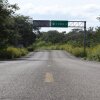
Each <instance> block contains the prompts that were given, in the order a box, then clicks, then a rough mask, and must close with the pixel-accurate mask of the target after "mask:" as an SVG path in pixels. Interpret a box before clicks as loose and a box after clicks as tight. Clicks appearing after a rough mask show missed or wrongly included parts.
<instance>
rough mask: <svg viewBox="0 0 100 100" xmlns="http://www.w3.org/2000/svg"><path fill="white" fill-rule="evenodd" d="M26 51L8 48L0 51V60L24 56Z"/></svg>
mask: <svg viewBox="0 0 100 100" xmlns="http://www.w3.org/2000/svg"><path fill="white" fill-rule="evenodd" d="M27 53H28V51H27V50H26V49H24V48H15V47H8V48H6V49H2V50H0V58H2V59H13V58H19V57H21V56H24V55H26V54H27Z"/></svg>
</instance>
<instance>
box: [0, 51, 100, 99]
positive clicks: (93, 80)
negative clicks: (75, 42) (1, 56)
mask: <svg viewBox="0 0 100 100" xmlns="http://www.w3.org/2000/svg"><path fill="white" fill-rule="evenodd" d="M0 100H100V63H99V62H98V63H97V62H91V61H84V60H81V59H79V58H75V57H73V56H71V55H70V54H68V53H67V52H65V51H57V50H51V51H40V52H33V53H31V54H30V55H29V56H27V57H25V58H21V59H19V60H14V61H0Z"/></svg>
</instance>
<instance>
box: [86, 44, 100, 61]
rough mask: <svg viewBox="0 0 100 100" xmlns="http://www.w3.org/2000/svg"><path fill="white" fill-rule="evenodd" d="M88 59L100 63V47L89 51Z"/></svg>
mask: <svg viewBox="0 0 100 100" xmlns="http://www.w3.org/2000/svg"><path fill="white" fill-rule="evenodd" d="M87 57H88V59H90V60H97V61H100V45H98V46H95V47H94V48H90V49H89V50H88V56H87Z"/></svg>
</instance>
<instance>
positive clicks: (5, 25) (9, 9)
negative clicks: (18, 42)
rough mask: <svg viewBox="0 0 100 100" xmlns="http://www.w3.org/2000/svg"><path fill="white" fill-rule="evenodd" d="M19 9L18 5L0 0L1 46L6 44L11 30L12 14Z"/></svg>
mask: <svg viewBox="0 0 100 100" xmlns="http://www.w3.org/2000/svg"><path fill="white" fill-rule="evenodd" d="M17 9H18V7H17V5H16V4H15V5H10V4H9V3H8V1H7V0H0V46H5V45H6V44H7V42H8V36H9V33H10V32H11V30H10V27H9V26H10V25H11V24H12V22H13V21H12V15H13V14H14V13H15V11H16V10H17Z"/></svg>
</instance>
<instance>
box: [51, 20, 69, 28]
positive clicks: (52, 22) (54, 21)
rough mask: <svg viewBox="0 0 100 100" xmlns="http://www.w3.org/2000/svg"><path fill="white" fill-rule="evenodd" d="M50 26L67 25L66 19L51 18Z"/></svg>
mask: <svg viewBox="0 0 100 100" xmlns="http://www.w3.org/2000/svg"><path fill="white" fill-rule="evenodd" d="M51 27H68V21H58V20H51Z"/></svg>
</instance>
